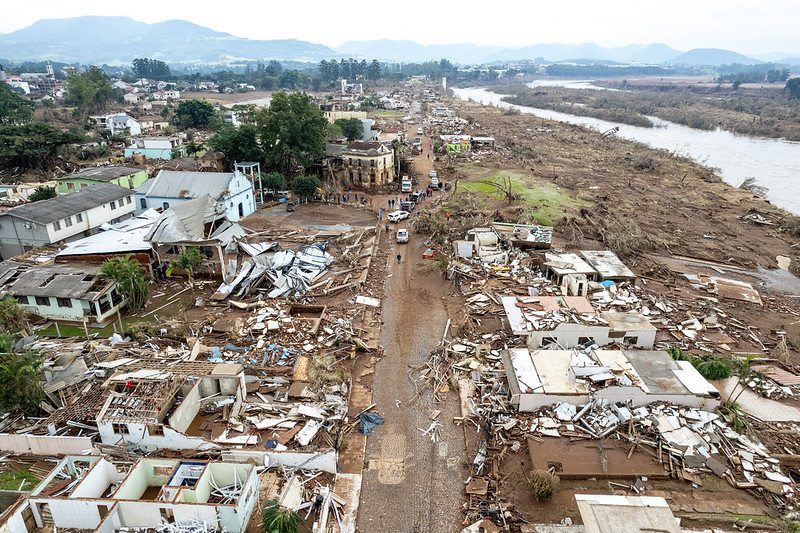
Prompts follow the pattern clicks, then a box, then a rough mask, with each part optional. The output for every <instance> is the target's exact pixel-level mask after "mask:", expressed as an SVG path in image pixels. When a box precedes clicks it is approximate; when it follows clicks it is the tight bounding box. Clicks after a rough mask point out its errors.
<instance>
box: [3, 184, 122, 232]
mask: <svg viewBox="0 0 800 533" xmlns="http://www.w3.org/2000/svg"><path fill="white" fill-rule="evenodd" d="M131 194H133V193H132V192H131V190H130V189H126V188H124V187H120V186H119V185H114V184H113V183H96V184H94V185H89V186H88V187H84V188H82V189H80V190H78V191H75V192H74V193H72V194H66V195H64V196H58V197H56V198H51V199H49V200H40V201H38V202H32V203H30V204H26V205H21V206H19V207H15V208H14V209H11V210H10V211H6V212H5V213H4V214H6V215H10V216H14V217H18V218H21V219H23V220H29V221H31V222H38V223H40V224H49V223H51V222H55V221H56V220H61V219H64V218H67V217H69V216H72V215H76V214H78V213H83V212H85V211H88V210H89V209H92V208H93V207H97V206H99V205H103V204H107V203H110V202H113V201H114V200H119V199H120V198H125V197H126V196H130V195H131Z"/></svg>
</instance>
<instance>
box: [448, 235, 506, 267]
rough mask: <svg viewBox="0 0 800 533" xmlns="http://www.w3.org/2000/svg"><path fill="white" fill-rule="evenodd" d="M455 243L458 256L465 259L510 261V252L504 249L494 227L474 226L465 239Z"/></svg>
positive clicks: (486, 261) (487, 261)
mask: <svg viewBox="0 0 800 533" xmlns="http://www.w3.org/2000/svg"><path fill="white" fill-rule="evenodd" d="M453 245H454V248H455V252H456V254H457V255H458V257H461V258H464V259H471V258H473V257H477V259H479V260H481V261H482V262H485V263H490V262H501V263H505V262H507V261H508V252H506V251H505V250H503V248H502V246H501V243H500V236H499V235H498V234H497V232H495V231H494V230H493V229H492V228H473V229H471V230H469V231H467V235H466V236H465V238H464V240H462V241H455V243H454V244H453Z"/></svg>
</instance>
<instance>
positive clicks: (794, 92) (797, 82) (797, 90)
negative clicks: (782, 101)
mask: <svg viewBox="0 0 800 533" xmlns="http://www.w3.org/2000/svg"><path fill="white" fill-rule="evenodd" d="M784 90H785V91H786V92H787V93H788V94H789V98H792V99H794V100H800V78H792V79H790V80H789V81H787V82H786V87H784Z"/></svg>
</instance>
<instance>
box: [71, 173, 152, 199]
mask: <svg viewBox="0 0 800 533" xmlns="http://www.w3.org/2000/svg"><path fill="white" fill-rule="evenodd" d="M145 181H147V171H146V170H141V171H140V172H136V173H134V174H130V175H128V176H121V177H119V178H116V179H114V180H111V181H110V182H109V183H113V184H114V185H119V186H120V187H124V188H126V189H135V188H136V187H138V186H139V185H141V184H142V183H144V182H145ZM96 183H102V182H101V181H98V180H93V179H82V178H62V179H60V180H58V194H70V193H73V192H76V191H79V190H80V189H81V187H88V186H89V185H94V184H96ZM70 185H72V188H70V187H69V186H70Z"/></svg>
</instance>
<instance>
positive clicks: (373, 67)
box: [367, 59, 381, 80]
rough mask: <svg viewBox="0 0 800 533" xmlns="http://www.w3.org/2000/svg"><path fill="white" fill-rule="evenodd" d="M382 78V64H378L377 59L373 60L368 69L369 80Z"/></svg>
mask: <svg viewBox="0 0 800 533" xmlns="http://www.w3.org/2000/svg"><path fill="white" fill-rule="evenodd" d="M380 77H381V64H380V63H378V60H377V59H373V60H372V63H370V64H369V66H368V67H367V79H368V80H377V79H380Z"/></svg>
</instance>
